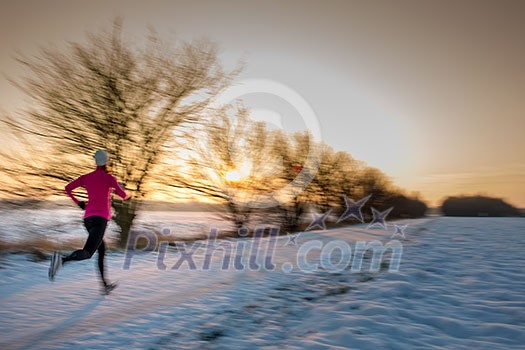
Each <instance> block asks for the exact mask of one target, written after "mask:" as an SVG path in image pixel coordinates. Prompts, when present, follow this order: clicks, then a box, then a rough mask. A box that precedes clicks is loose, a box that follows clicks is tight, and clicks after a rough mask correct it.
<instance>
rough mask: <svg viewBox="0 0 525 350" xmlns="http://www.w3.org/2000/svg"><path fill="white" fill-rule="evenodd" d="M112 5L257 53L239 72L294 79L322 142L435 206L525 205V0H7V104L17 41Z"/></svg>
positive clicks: (95, 20)
mask: <svg viewBox="0 0 525 350" xmlns="http://www.w3.org/2000/svg"><path fill="white" fill-rule="evenodd" d="M115 16H121V17H123V19H124V31H125V35H126V36H127V38H128V39H129V40H130V41H134V42H140V40H143V38H144V36H145V34H147V28H148V27H154V28H155V29H156V30H157V32H158V33H159V35H160V36H161V37H162V38H164V39H166V40H173V39H174V38H180V39H183V40H192V39H198V38H201V37H207V38H209V39H211V40H213V41H215V42H217V43H218V44H219V45H220V48H221V58H222V59H223V62H224V63H225V65H226V66H231V67H233V66H234V65H235V64H236V62H237V61H238V60H239V59H241V58H242V59H244V60H245V61H246V66H245V69H244V71H243V72H242V73H241V74H240V76H239V77H238V78H237V79H238V81H244V80H245V79H264V80H266V81H272V82H276V83H278V84H281V85H284V86H287V87H288V88H290V89H292V90H293V91H294V92H296V93H297V94H299V95H300V96H301V97H302V98H303V99H304V100H305V101H306V102H307V103H308V105H309V106H311V108H312V110H313V111H314V112H315V116H316V118H317V120H318V123H319V129H320V132H321V136H322V139H323V141H325V142H326V143H328V144H329V145H331V146H332V147H333V148H334V149H336V150H341V151H347V152H349V153H350V154H352V155H353V156H354V157H355V158H357V159H361V160H364V161H365V162H367V163H368V164H370V165H372V166H376V167H378V168H380V169H381V170H383V171H384V172H385V173H386V174H388V175H389V176H390V177H391V178H392V180H393V181H394V183H396V184H397V185H399V186H401V187H403V188H405V189H406V190H407V191H409V192H411V191H417V192H419V193H420V194H421V196H422V198H423V199H426V200H427V201H428V202H429V204H431V205H438V204H439V203H440V201H441V200H442V199H443V198H444V197H446V196H448V195H459V194H486V195H492V196H497V197H502V198H504V199H506V200H508V201H509V202H510V203H512V204H514V205H517V206H520V207H525V157H524V150H525V137H524V134H525V133H524V131H525V68H524V65H523V62H525V40H523V38H524V37H525V21H524V20H523V18H525V2H524V1H518V0H516V1H507V0H501V1H496V0H494V1H483V0H479V1H466V0H465V1H446V0H443V1H432V0H426V1H419V0H410V1H408V0H385V1H374V0H372V1H333V0H328V1H308V0H306V1H295V0H294V1H290V0H280V1H89V2H88V1H83V2H81V1H45V2H44V1H2V2H1V5H0V47H1V50H0V71H1V72H2V73H3V74H4V76H2V77H1V78H0V110H2V111H3V112H7V113H14V112H16V111H18V110H20V109H21V108H23V107H24V106H25V104H27V101H26V100H25V99H24V97H23V95H22V94H21V93H20V92H19V91H18V90H17V89H16V88H15V87H14V86H13V85H12V84H10V83H9V81H8V80H7V79H6V78H5V75H8V76H9V77H10V78H14V79H15V80H16V79H17V78H19V77H20V75H21V71H20V69H19V67H18V66H17V64H16V62H15V61H14V60H13V55H14V54H15V53H16V52H22V53H26V54H31V53H34V52H36V51H37V49H38V48H39V47H44V48H45V47H50V46H54V47H58V48H60V47H62V46H64V45H65V43H66V42H67V41H83V40H84V38H85V33H86V31H90V32H93V31H95V32H96V31H99V30H100V29H102V28H109V26H110V25H111V22H112V19H113V18H114V17H115ZM274 100H275V98H274ZM257 103H258V104H259V105H258V106H259V108H260V109H261V110H272V108H273V109H277V111H274V114H275V115H277V116H280V117H281V118H282V119H286V118H287V116H288V114H287V113H286V111H287V109H286V108H288V107H289V106H288V107H286V108H285V107H283V106H278V107H276V106H277V105H279V104H278V103H275V101H274V102H272V101H271V99H267V100H265V99H264V98H263V99H259V101H258V102H257ZM265 103H266V105H265ZM288 109H289V108H288ZM267 115H272V113H268V114H267ZM290 115H291V114H290ZM296 117H297V116H296ZM299 117H300V114H299ZM278 119H279V118H277V119H275V118H274V119H273V120H278ZM277 123H278V122H277ZM282 124H286V120H283V121H282Z"/></svg>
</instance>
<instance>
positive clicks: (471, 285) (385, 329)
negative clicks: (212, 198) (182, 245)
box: [0, 218, 525, 349]
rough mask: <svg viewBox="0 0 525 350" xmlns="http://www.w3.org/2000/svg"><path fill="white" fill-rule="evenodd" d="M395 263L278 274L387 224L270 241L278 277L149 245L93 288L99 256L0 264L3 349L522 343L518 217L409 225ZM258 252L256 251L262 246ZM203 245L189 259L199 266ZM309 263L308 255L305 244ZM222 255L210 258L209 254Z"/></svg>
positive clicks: (523, 228)
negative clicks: (108, 285) (105, 292)
mask: <svg viewBox="0 0 525 350" xmlns="http://www.w3.org/2000/svg"><path fill="white" fill-rule="evenodd" d="M402 223H405V224H408V225H409V226H408V228H407V229H406V231H405V232H406V239H405V240H402V239H400V241H401V242H402V243H403V248H404V250H403V256H402V262H401V268H400V271H399V272H398V273H391V272H389V271H388V269H386V268H385V266H383V265H382V269H381V271H380V272H378V273H372V272H369V271H367V269H366V264H365V268H364V269H363V271H361V272H360V273H351V272H350V270H349V269H347V270H344V271H342V272H340V273H330V272H328V271H324V270H318V271H316V272H312V273H305V272H301V271H298V270H297V269H296V270H294V271H293V272H292V273H289V274H286V273H284V272H282V270H281V267H282V264H283V263H289V262H292V263H293V262H294V261H295V256H296V255H297V251H298V248H299V246H301V245H302V244H304V243H306V242H309V241H311V240H314V239H319V240H320V241H321V242H322V244H323V245H325V246H326V244H327V243H328V242H331V241H334V240H344V241H347V242H349V243H350V245H351V246H352V247H354V245H353V242H355V241H360V240H367V241H370V240H373V239H380V240H381V241H382V242H388V241H390V239H391V234H392V231H393V229H392V228H391V227H390V228H389V230H388V231H384V230H382V229H366V226H355V227H349V228H344V229H336V230H330V231H326V232H309V233H303V234H301V235H300V236H299V238H298V239H297V242H298V244H299V245H298V246H293V245H286V246H285V243H286V242H287V237H281V238H279V240H278V242H277V244H276V254H275V258H274V262H275V263H276V265H277V267H278V268H277V270H276V271H265V270H261V271H235V270H232V269H230V270H227V271H222V270H219V268H218V267H219V266H218V264H217V262H218V260H217V259H215V260H214V262H215V264H212V270H211V271H192V270H189V269H188V268H187V265H183V268H181V269H178V270H170V267H171V266H173V265H174V264H175V262H176V261H177V260H178V257H179V254H178V253H176V252H174V251H173V250H170V251H168V253H167V256H166V259H165V263H166V265H167V266H168V269H166V270H159V269H158V268H157V258H158V255H157V254H156V253H150V254H147V255H144V256H140V257H134V258H133V260H132V263H131V268H130V269H129V270H124V269H123V268H122V266H123V262H124V256H123V255H122V254H116V253H115V254H111V255H110V256H109V274H110V276H111V277H112V279H117V280H119V281H120V286H119V288H118V289H117V290H116V291H115V292H114V294H112V295H111V296H108V297H103V296H100V295H99V294H98V293H99V290H98V288H99V286H98V282H97V279H96V278H97V276H96V273H95V269H94V263H95V262H94V261H83V262H79V263H76V264H75V265H73V264H71V265H69V266H66V267H65V268H64V270H62V271H60V274H59V276H58V278H57V281H56V282H55V283H50V282H49V281H48V280H47V265H48V264H47V262H38V263H35V262H31V261H28V260H27V257H25V256H21V255H10V256H8V257H6V258H4V259H2V260H1V261H0V303H1V304H0V305H1V310H0V348H1V349H24V348H27V349H69V348H83V349H102V348H111V349H144V348H145V349H184V348H188V349H190V348H202V349H209V348H254V347H255V348H275V349H277V348H284V347H287V348H292V349H300V348H312V349H315V348H354V349H381V348H388V349H407V348H436V349H471V348H477V349H495V348H500V349H523V344H525V293H524V291H525V259H523V251H524V250H525V220H524V219H519V218H501V219H495V218H430V219H421V220H407V221H404V222H397V224H402ZM260 249H263V248H262V247H261V248H260ZM203 251H204V248H203V249H202V250H199V251H197V253H195V257H196V261H197V263H200V262H202V258H203V254H204V253H203ZM308 257H309V259H310V260H309V261H310V262H315V261H316V259H318V257H316V255H315V253H314V251H313V250H312V252H311V253H310V255H309V256H308ZM216 258H219V256H216Z"/></svg>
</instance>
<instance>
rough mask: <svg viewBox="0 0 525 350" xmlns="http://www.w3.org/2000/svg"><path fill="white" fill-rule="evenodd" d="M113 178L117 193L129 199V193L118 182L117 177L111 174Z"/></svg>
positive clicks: (113, 185)
mask: <svg viewBox="0 0 525 350" xmlns="http://www.w3.org/2000/svg"><path fill="white" fill-rule="evenodd" d="M111 177H112V179H113V184H112V187H113V188H114V189H115V193H116V194H117V195H118V196H119V197H120V198H122V199H124V200H126V199H129V195H128V194H126V192H125V191H124V189H123V188H122V187H121V186H120V184H119V183H118V182H117V179H116V178H115V177H114V176H111Z"/></svg>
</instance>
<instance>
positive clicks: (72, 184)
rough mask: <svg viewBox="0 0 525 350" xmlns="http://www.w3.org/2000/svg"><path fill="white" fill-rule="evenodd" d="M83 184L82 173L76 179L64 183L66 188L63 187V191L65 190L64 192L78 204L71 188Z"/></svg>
mask: <svg viewBox="0 0 525 350" xmlns="http://www.w3.org/2000/svg"><path fill="white" fill-rule="evenodd" d="M82 186H84V176H83V175H82V176H81V177H79V178H78V179H76V180H73V181H71V182H70V183H68V184H67V185H66V188H65V191H66V194H67V195H68V196H69V197H70V198H71V199H72V200H73V202H75V204H77V205H78V203H79V200H78V199H77V197H75V195H74V194H73V190H74V189H75V188H78V187H82Z"/></svg>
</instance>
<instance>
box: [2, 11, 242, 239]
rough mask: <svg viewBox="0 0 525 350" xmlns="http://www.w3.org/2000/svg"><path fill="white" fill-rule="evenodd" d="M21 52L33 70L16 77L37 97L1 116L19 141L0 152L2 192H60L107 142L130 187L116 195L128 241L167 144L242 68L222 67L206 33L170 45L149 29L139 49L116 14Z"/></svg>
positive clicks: (116, 168) (117, 172)
mask: <svg viewBox="0 0 525 350" xmlns="http://www.w3.org/2000/svg"><path fill="white" fill-rule="evenodd" d="M17 59H18V62H19V63H20V64H21V65H22V66H24V67H25V68H27V70H28V71H29V73H30V74H29V75H28V76H27V77H26V78H25V79H24V80H23V81H22V82H14V83H15V84H16V86H17V87H19V88H20V89H21V90H22V91H23V92H24V93H25V94H26V95H27V96H28V97H29V98H30V99H31V101H32V103H31V105H30V107H29V109H28V110H26V111H24V112H23V113H20V114H19V115H17V116H16V117H14V116H5V115H4V116H2V122H3V125H4V126H6V127H7V128H8V129H9V131H10V132H11V136H13V137H16V141H17V144H16V148H11V149H8V150H5V149H4V150H3V151H2V152H1V154H0V157H1V159H0V161H1V163H2V165H3V166H4V165H5V168H4V169H3V172H4V174H6V175H7V176H8V177H10V178H11V181H10V183H9V186H5V187H3V188H2V189H1V191H2V192H3V193H4V194H5V195H8V196H25V197H45V196H48V195H57V194H63V188H64V185H65V183H66V182H68V181H70V180H72V179H73V178H75V177H77V176H79V175H80V174H82V173H84V172H86V170H88V169H89V168H91V167H92V164H93V161H92V159H91V155H92V154H93V152H94V151H95V150H96V149H105V150H107V151H108V152H109V154H110V156H111V171H112V172H113V173H114V174H115V175H116V177H117V178H118V179H119V180H121V181H122V182H123V183H124V184H125V187H126V190H127V191H128V192H130V193H131V195H132V199H131V200H130V201H127V202H122V201H119V200H113V202H112V205H113V208H114V209H115V217H114V220H115V222H116V223H117V224H118V226H119V227H120V242H121V244H125V243H126V240H127V236H128V233H129V230H130V228H131V225H132V222H133V219H134V217H135V215H136V212H137V210H138V207H139V204H140V202H141V200H142V199H143V198H144V196H146V195H147V194H148V192H149V191H152V190H155V189H153V188H151V186H149V187H148V185H149V184H151V181H152V179H153V178H154V177H155V173H156V168H157V166H158V165H159V163H160V161H161V160H162V159H163V158H164V157H165V156H166V155H168V154H169V153H170V152H171V151H172V149H170V148H169V145H170V143H171V142H173V141H174V139H176V138H177V137H185V136H187V135H188V134H186V132H187V128H186V127H187V125H188V124H192V123H199V122H200V121H201V120H202V118H203V114H205V113H206V111H207V107H208V106H209V104H210V102H211V101H212V100H213V98H214V96H215V95H216V94H217V93H218V91H219V90H220V89H222V88H224V87H225V86H226V85H227V84H229V82H230V81H231V78H232V77H233V75H234V74H236V72H230V73H226V72H225V71H224V70H223V69H222V67H221V64H220V62H219V59H218V53H217V47H216V45H214V44H213V43H210V42H208V41H205V40H200V41H193V42H180V43H178V44H177V45H173V46H171V45H168V44H167V43H164V42H162V41H161V40H160V39H159V38H158V37H157V36H156V35H155V33H151V35H150V36H149V38H148V42H147V47H146V48H145V49H143V50H138V49H134V48H133V46H132V45H131V44H130V43H128V42H126V41H125V40H124V39H123V38H122V21H121V20H119V19H116V20H115V22H114V25H113V30H112V31H110V32H102V33H99V34H89V35H88V38H87V42H85V43H71V44H69V47H68V49H67V50H64V51H61V50H58V49H54V48H48V49H44V50H42V51H41V53H40V54H39V55H38V56H36V57H31V58H26V57H18V58H17Z"/></svg>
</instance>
